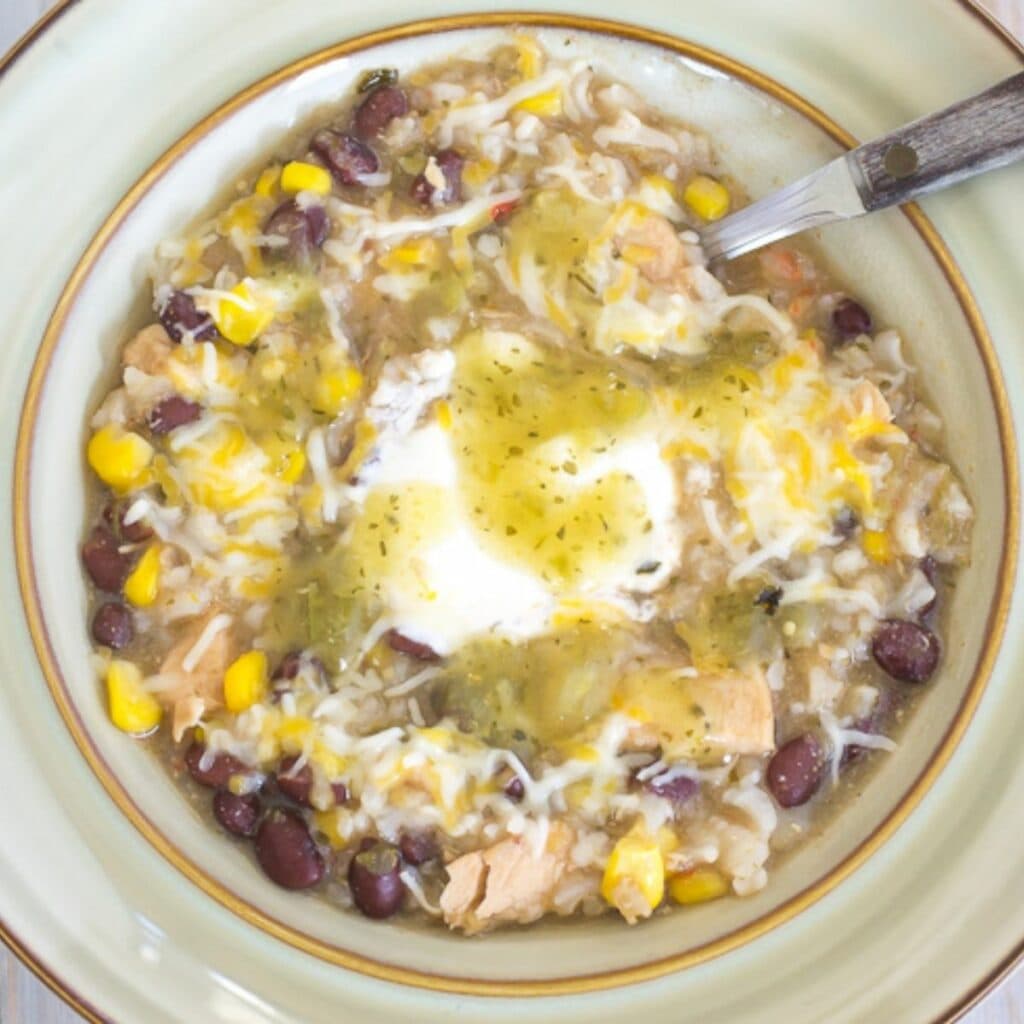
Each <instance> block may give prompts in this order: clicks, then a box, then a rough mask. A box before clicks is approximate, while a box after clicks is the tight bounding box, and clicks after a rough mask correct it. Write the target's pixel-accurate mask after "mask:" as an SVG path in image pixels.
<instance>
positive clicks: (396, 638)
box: [384, 629, 441, 661]
mask: <svg viewBox="0 0 1024 1024" xmlns="http://www.w3.org/2000/svg"><path fill="white" fill-rule="evenodd" d="M384 639H385V640H386V641H387V644H388V647H390V648H391V650H393V651H398V652H399V653H400V654H408V655H409V657H410V658H416V659H417V660H418V661H440V660H441V655H440V654H438V653H437V651H435V650H434V648H433V647H431V646H429V645H428V644H422V643H420V642H419V640H413V639H412V637H409V636H406V635H405V634H404V633H399V632H398V630H397V629H389V630H388V631H387V633H385V634H384Z"/></svg>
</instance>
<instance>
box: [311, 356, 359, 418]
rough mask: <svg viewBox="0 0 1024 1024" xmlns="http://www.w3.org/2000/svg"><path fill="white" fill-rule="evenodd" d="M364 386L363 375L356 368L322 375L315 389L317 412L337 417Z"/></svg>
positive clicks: (331, 371) (332, 371)
mask: <svg viewBox="0 0 1024 1024" xmlns="http://www.w3.org/2000/svg"><path fill="white" fill-rule="evenodd" d="M362 386H363V375H362V374H361V373H360V372H359V371H358V370H357V369H356V368H355V367H354V366H348V367H346V368H345V369H344V370H330V371H328V372H327V373H322V374H321V375H320V376H319V377H318V378H317V380H316V384H315V385H314V387H313V404H314V406H315V408H316V409H317V411H319V412H323V413H327V414H328V415H330V416H336V415H337V414H338V413H339V412H341V410H342V409H343V408H344V407H345V405H346V404H347V403H348V402H349V401H350V400H351V399H352V398H354V397H355V396H356V395H358V394H359V389H360V388H361V387H362Z"/></svg>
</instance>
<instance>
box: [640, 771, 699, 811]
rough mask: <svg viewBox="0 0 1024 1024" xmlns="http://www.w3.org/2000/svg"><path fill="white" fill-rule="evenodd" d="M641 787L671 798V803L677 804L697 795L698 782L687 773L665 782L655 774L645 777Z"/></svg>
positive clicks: (668, 798) (649, 791)
mask: <svg viewBox="0 0 1024 1024" xmlns="http://www.w3.org/2000/svg"><path fill="white" fill-rule="evenodd" d="M643 787H644V789H646V790H647V792H648V793H653V794H654V795H655V796H660V797H664V798H665V799H666V800H671V801H672V803H674V804H676V805H677V806H678V805H680V804H685V803H686V802H687V801H689V800H692V799H693V798H694V797H695V796H696V795H697V791H698V790H699V789H700V783H699V782H698V781H697V780H696V779H691V778H690V777H689V776H688V775H677V776H676V777H675V778H673V779H669V780H668V781H666V782H660V781H659V780H658V776H657V775H655V776H654V778H652V779H647V781H646V782H644V783H643Z"/></svg>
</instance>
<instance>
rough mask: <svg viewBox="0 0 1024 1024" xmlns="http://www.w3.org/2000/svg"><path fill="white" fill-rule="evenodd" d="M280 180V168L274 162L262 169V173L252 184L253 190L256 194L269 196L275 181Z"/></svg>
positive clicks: (272, 191) (275, 186)
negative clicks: (271, 165) (272, 164)
mask: <svg viewBox="0 0 1024 1024" xmlns="http://www.w3.org/2000/svg"><path fill="white" fill-rule="evenodd" d="M280 180H281V168H280V167H278V166H277V165H276V164H275V165H274V166H273V167H268V168H266V170H264V171H263V173H262V174H260V176H259V177H258V178H257V179H256V184H255V185H254V186H253V189H252V190H253V192H255V193H256V195H258V196H264V197H265V198H270V197H271V196H273V194H274V190H275V189H276V188H277V183H278V182H279V181H280Z"/></svg>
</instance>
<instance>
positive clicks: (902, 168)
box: [701, 72, 1024, 263]
mask: <svg viewBox="0 0 1024 1024" xmlns="http://www.w3.org/2000/svg"><path fill="white" fill-rule="evenodd" d="M1022 157H1024V72H1021V73H1020V74H1017V75H1014V76H1013V77H1012V78H1007V79H1005V80H1004V81H1002V82H1000V83H999V84H998V85H994V86H993V87H992V88H991V89H986V90H985V91H984V92H982V93H979V94H978V95H977V96H973V97H971V98H970V99H967V100H963V101H961V102H960V103H954V104H953V106H951V107H946V109H945V110H940V111H938V112H937V113H935V114H929V115H928V116H927V117H922V118H921V119H920V120H918V121H913V122H911V123H910V124H908V125H905V126H904V127H903V128H898V129H897V130H896V131H894V132H890V133H889V134H888V135H883V136H882V137H881V138H880V139H875V140H874V141H873V142H866V143H865V144H864V145H863V146H858V147H857V148H856V149H853V150H851V151H850V152H849V153H846V154H845V155H844V156H841V157H839V158H838V159H836V160H833V161H832V162H831V163H828V164H826V165H825V166H824V167H822V168H820V169H819V170H817V171H814V172H813V173H811V174H809V175H807V177H805V178H801V179H800V180H799V181H794V182H793V183H792V184H791V185H787V186H786V187H785V188H783V189H780V190H779V191H778V192H774V193H772V194H771V195H769V196H765V197H764V198H763V199H759V200H758V201H757V202H756V203H751V204H750V206H746V207H744V208H743V209H742V210H738V211H737V212H736V213H733V214H730V215H729V216H728V217H723V218H722V220H720V221H718V222H716V223H714V224H710V225H708V227H706V228H704V230H703V231H701V242H702V244H703V246H704V255H705V257H706V259H707V260H708V262H709V263H710V262H713V261H715V260H729V259H733V258H734V257H736V256H740V255H742V254H743V253H745V252H750V251H751V250H752V249H759V248H761V246H763V245H767V244H768V243H769V242H776V241H778V240H779V239H780V238H788V237H789V236H790V235H794V234H796V233H797V232H798V231H805V230H806V229H807V228H814V227H820V226H821V225H822V224H831V223H832V222H833V221H837V220H849V219H850V218H851V217H859V216H860V215H861V214H864V213H870V212H871V211H872V210H881V209H884V208H885V207H887V206H895V205H897V204H899V203H905V202H907V201H908V200H911V199H916V198H917V197H918V196H923V195H927V194H928V193H929V192H937V191H938V190H939V189H943V188H947V187H948V186H949V185H955V184H956V183H957V182H958V181H963V180H965V179H966V178H973V177H974V176H975V175H976V174H982V173H983V172H985V171H990V170H994V169H995V168H996V167H1002V166H1003V165H1004V164H1008V163H1012V162H1013V161H1014V160H1019V159H1021V158H1022Z"/></svg>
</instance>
